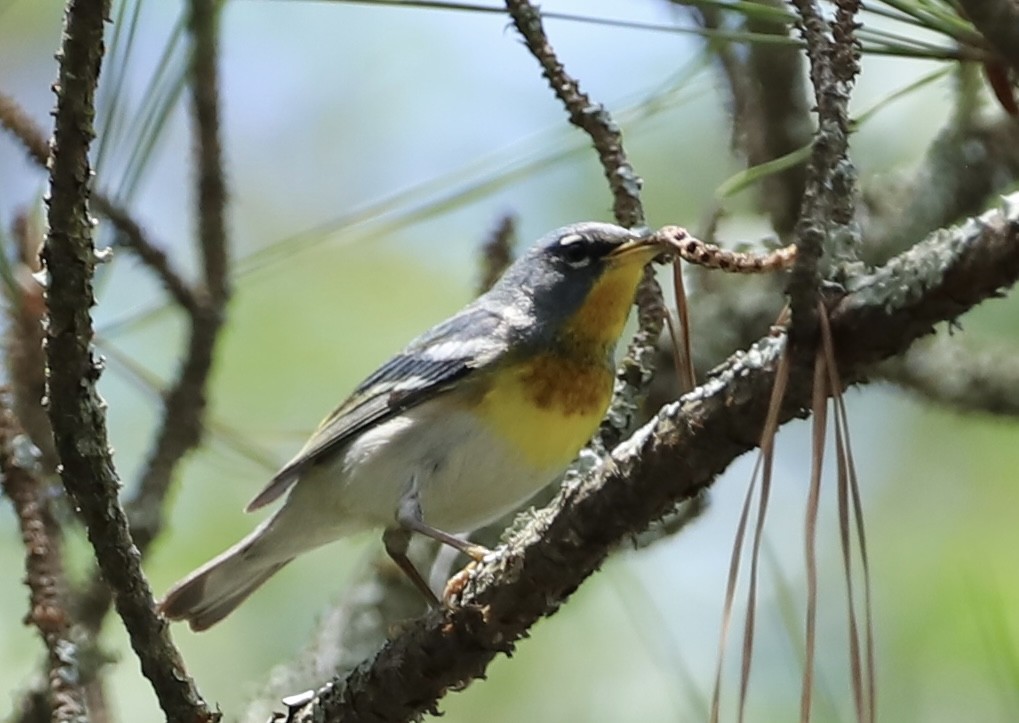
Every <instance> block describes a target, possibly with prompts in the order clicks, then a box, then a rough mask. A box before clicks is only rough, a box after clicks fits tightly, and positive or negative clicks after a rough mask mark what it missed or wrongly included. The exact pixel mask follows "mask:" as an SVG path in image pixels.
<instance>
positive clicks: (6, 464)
mask: <svg viewBox="0 0 1019 723" xmlns="http://www.w3.org/2000/svg"><path fill="white" fill-rule="evenodd" d="M39 473H40V470H39V460H38V451H37V450H36V449H35V448H34V446H33V445H32V443H31V442H30V441H29V440H28V438H27V437H26V436H25V435H24V432H23V431H22V430H21V428H20V425H19V424H18V422H17V419H16V418H15V416H14V414H13V413H12V412H11V410H10V408H9V407H8V405H7V400H6V399H2V400H0V474H2V480H3V489H4V492H6V493H7V496H8V497H9V498H10V500H11V502H12V503H13V505H14V511H15V514H16V516H17V518H18V524H19V526H20V527H21V539H22V541H23V542H24V545H25V572H26V578H25V581H26V583H27V584H28V588H29V591H30V604H29V613H28V616H27V618H26V619H25V622H26V623H31V624H32V625H34V626H35V627H36V628H38V630H39V634H40V635H41V636H42V639H43V643H44V644H45V646H46V657H47V661H46V662H47V676H46V677H47V682H48V690H47V696H46V698H47V700H46V701H45V708H46V709H48V711H49V715H50V719H51V720H53V721H73V722H79V721H85V720H87V716H86V713H85V696H84V693H83V691H82V689H81V688H80V686H79V684H78V682H79V681H80V679H81V675H80V672H79V669H78V660H77V646H76V645H75V643H74V642H73V641H72V639H71V616H70V614H69V613H68V610H67V605H66V600H65V594H66V592H67V589H66V581H65V576H64V566H63V559H62V556H61V550H60V538H59V535H57V534H53V533H54V532H55V531H56V529H57V528H56V524H55V522H54V521H53V519H52V516H51V514H50V511H49V507H48V505H47V502H46V500H47V491H46V485H45V484H44V483H43V481H42V480H41V479H40V476H39Z"/></svg>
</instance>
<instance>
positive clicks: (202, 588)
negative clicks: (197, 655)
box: [157, 519, 294, 631]
mask: <svg viewBox="0 0 1019 723" xmlns="http://www.w3.org/2000/svg"><path fill="white" fill-rule="evenodd" d="M274 521H275V520H274V519H269V520H266V522H265V523H264V524H262V525H260V526H259V528H258V529H256V530H255V531H254V532H252V533H251V534H250V535H248V536H247V537H246V538H244V539H243V540H241V541H240V542H239V543H237V544H236V545H234V546H233V547H231V548H230V549H229V550H227V551H226V552H224V553H223V554H222V555H220V556H219V557H216V558H214V559H212V560H210V561H209V562H207V563H205V564H204V565H202V566H201V567H200V568H198V569H197V570H195V571H194V572H192V573H191V574H190V575H188V576H187V577H185V578H184V579H183V580H181V581H180V582H178V583H177V584H176V585H174V586H173V587H172V588H171V589H170V591H169V592H168V593H167V594H166V597H165V598H163V600H162V602H160V603H159V605H158V606H157V607H158V610H159V611H160V612H161V613H162V614H163V615H165V616H166V617H167V618H169V619H171V620H187V621H188V624H189V625H190V626H191V629H192V630H196V631H198V630H205V629H207V628H209V627H212V626H213V625H215V624H216V623H218V622H219V621H220V620H222V619H223V618H225V617H226V616H227V615H229V614H230V613H231V612H233V611H234V609H235V608H236V607H237V606H238V605H240V604H241V603H242V602H244V601H245V600H246V599H247V598H248V596H249V595H251V593H253V592H254V591H255V590H256V589H257V588H258V587H259V586H260V585H261V584H262V583H264V582H265V581H266V580H268V579H269V578H270V577H272V575H273V574H274V573H275V572H276V571H277V570H279V569H280V568H281V567H283V566H284V565H286V564H287V563H288V562H290V561H291V560H292V559H293V558H294V554H293V552H292V551H288V552H290V554H289V555H285V556H281V555H280V552H281V550H280V549H279V548H280V546H279V545H274V544H271V542H270V540H269V539H268V538H270V537H272V532H273V522H274Z"/></svg>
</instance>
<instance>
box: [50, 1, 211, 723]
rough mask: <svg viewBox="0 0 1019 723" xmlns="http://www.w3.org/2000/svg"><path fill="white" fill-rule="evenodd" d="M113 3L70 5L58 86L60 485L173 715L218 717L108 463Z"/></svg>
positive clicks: (55, 388) (53, 399)
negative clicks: (108, 76)
mask: <svg viewBox="0 0 1019 723" xmlns="http://www.w3.org/2000/svg"><path fill="white" fill-rule="evenodd" d="M108 13H109V3H108V2H104V1H103V0H71V1H70V2H69V3H68V5H67V10H66V18H65V25H64V34H63V39H62V46H61V50H60V53H59V55H58V58H59V62H60V70H59V78H58V82H57V85H56V86H55V88H56V93H57V107H56V112H55V115H54V117H55V123H54V137H53V145H52V158H51V161H50V166H49V168H50V186H49V196H48V199H47V203H48V206H49V208H48V220H49V234H48V236H47V239H46V244H45V248H44V251H43V261H44V265H45V270H46V272H47V274H48V277H49V284H48V289H47V294H46V303H47V308H48V312H49V323H48V326H47V333H46V359H47V364H48V398H49V414H50V422H51V424H52V427H53V437H54V442H55V444H56V448H57V454H58V456H59V458H60V462H61V479H62V480H63V483H64V487H65V488H66V489H67V492H68V494H69V495H70V496H71V498H72V499H73V500H74V502H75V504H76V506H77V508H78V510H79V514H80V515H81V518H82V519H83V521H84V522H85V526H86V529H87V531H88V538H89V541H90V543H91V544H92V548H93V551H94V553H95V557H96V560H97V561H98V563H99V568H100V570H101V571H102V575H103V577H104V578H105V579H106V582H107V584H108V585H109V586H110V587H111V588H112V589H113V591H114V599H115V603H116V607H117V611H118V613H119V614H120V617H121V618H122V620H123V621H124V625H125V627H126V628H127V631H128V634H129V636H130V639H131V646H132V648H133V649H134V651H135V654H136V655H137V656H138V659H139V661H140V663H141V668H142V672H143V673H144V675H145V676H146V678H148V680H149V682H150V683H151V684H152V687H153V689H154V690H155V692H156V696H157V697H158V699H159V703H160V706H161V707H162V708H163V710H164V712H165V713H166V715H167V717H168V718H170V719H172V720H192V721H211V720H215V719H217V718H218V716H217V714H215V713H214V712H213V711H210V710H209V709H208V707H207V706H206V705H205V703H204V701H202V699H201V697H200V696H199V694H198V691H197V689H196V688H195V686H194V684H193V682H192V681H191V679H190V678H189V677H188V675H187V673H186V671H185V670H184V667H183V661H182V660H181V658H180V654H179V653H178V652H177V650H176V648H174V647H173V644H172V643H171V642H170V639H169V635H168V634H167V624H166V623H165V621H162V620H160V619H159V618H158V617H157V616H156V614H155V612H154V610H153V600H152V594H151V591H150V590H149V587H148V583H147V581H146V579H145V577H144V575H143V574H142V571H141V566H140V560H139V555H138V551H137V549H136V548H135V546H134V543H133V541H132V540H131V535H130V533H129V531H128V525H127V518H126V516H125V514H124V511H123V509H122V508H121V507H120V503H119V501H118V490H119V486H120V484H119V480H118V478H117V474H116V471H115V469H114V465H113V460H112V458H111V456H110V446H109V441H108V438H107V432H106V418H105V411H104V405H103V401H102V400H101V399H100V397H99V394H98V392H97V391H96V382H97V380H98V377H99V374H100V371H101V366H100V363H99V361H98V359H96V357H95V355H94V354H93V349H92V339H93V336H94V331H93V328H92V318H91V315H90V309H91V307H92V306H93V305H94V304H95V298H94V295H93V289H92V278H93V271H94V267H95V264H96V254H95V247H94V245H93V240H92V224H91V219H90V217H89V208H88V200H89V191H90V182H91V177H92V173H91V168H90V166H89V160H88V149H89V145H90V143H91V142H92V139H93V138H94V136H95V131H94V130H93V126H92V121H93V118H94V100H95V88H96V83H97V82H98V79H99V68H100V65H101V61H102V56H103V22H104V19H105V18H106V16H107V15H108Z"/></svg>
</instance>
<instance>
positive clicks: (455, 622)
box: [288, 194, 1019, 722]
mask: <svg viewBox="0 0 1019 723" xmlns="http://www.w3.org/2000/svg"><path fill="white" fill-rule="evenodd" d="M1017 278H1019V194H1014V195H1012V196H1010V197H1008V199H1006V204H1005V206H1004V207H1003V208H1002V209H1001V210H994V211H989V212H988V213H986V214H984V215H983V216H981V217H980V218H978V219H974V220H971V221H969V222H968V223H966V224H965V225H964V226H962V227H961V228H957V229H952V230H950V231H940V232H938V233H935V234H934V235H932V236H931V237H930V238H928V239H927V240H925V241H924V242H922V243H921V244H918V245H917V246H916V247H914V248H913V249H911V250H909V251H907V252H906V253H904V254H902V255H901V256H899V257H897V258H895V259H893V260H892V261H891V262H889V263H888V264H887V265H886V266H885V267H883V268H882V269H879V270H878V271H877V272H875V273H874V274H872V275H871V276H869V277H866V278H862V279H860V280H859V281H860V284H859V285H858V287H857V290H856V291H855V292H854V293H852V294H849V295H848V296H845V297H844V298H841V299H839V300H838V301H837V302H836V303H834V304H833V306H832V308H831V312H830V316H831V323H832V330H833V334H834V337H835V341H836V353H837V356H838V362H839V369H840V371H841V372H842V374H843V378H844V379H846V380H848V381H856V382H858V381H860V378H861V374H862V373H863V372H865V371H866V370H867V369H868V368H869V366H870V365H872V364H873V363H875V362H876V361H879V360H881V359H884V358H887V357H889V356H892V355H894V354H898V353H901V352H902V351H904V350H905V349H906V348H908V346H909V345H910V344H911V343H912V342H913V341H914V340H915V339H917V338H919V337H921V336H924V335H926V334H929V333H930V332H931V331H932V328H933V325H934V324H937V323H938V322H940V321H944V320H950V319H954V318H956V317H958V316H959V315H960V314H962V313H963V312H964V311H966V310H967V309H969V308H971V307H973V306H974V305H976V304H979V303H980V302H981V301H983V300H985V299H988V298H993V297H995V296H998V295H999V294H1000V292H1001V289H1003V288H1007V287H1009V286H1011V285H1012V284H1014V283H1015V281H1016V279H1017ZM782 347H783V340H782V339H780V338H776V337H766V338H764V339H763V340H761V341H760V342H758V343H757V344H756V345H755V346H754V348H753V349H752V350H751V352H749V353H742V354H737V355H735V356H734V357H733V358H732V359H731V360H730V361H729V362H728V363H727V364H726V365H724V366H723V367H721V368H719V370H717V372H716V374H715V376H713V377H712V378H711V379H709V380H708V382H707V383H705V384H704V385H703V386H701V387H699V388H698V389H696V390H694V391H693V392H691V393H690V394H688V395H686V396H685V397H683V398H682V399H681V400H679V401H678V402H675V403H673V404H669V405H667V406H665V407H664V408H663V409H662V410H661V411H660V412H659V413H658V415H657V416H656V417H655V418H654V419H653V420H652V421H651V422H650V423H648V424H647V425H645V426H644V427H643V428H641V429H640V430H639V431H638V432H637V433H636V434H634V435H633V437H631V438H630V439H628V440H627V441H625V442H623V443H622V444H620V445H619V446H618V447H616V448H615V450H614V451H613V455H612V463H611V464H603V465H600V466H599V467H598V468H597V469H595V471H594V472H593V473H591V474H589V475H587V476H586V477H585V478H584V479H583V480H581V481H580V482H579V483H577V484H572V485H569V486H565V487H564V488H563V490H562V491H561V492H560V495H559V496H558V497H557V499H556V500H555V501H554V502H553V504H552V505H551V506H550V507H549V508H547V509H545V510H542V511H540V512H538V513H537V514H536V515H535V517H534V519H533V521H532V522H531V523H530V524H529V525H528V526H527V527H525V528H524V529H523V530H521V531H520V532H519V533H518V534H517V535H516V536H514V538H513V539H512V540H511V542H510V543H509V544H508V545H507V546H505V547H503V548H500V549H499V550H498V554H497V555H496V557H495V559H493V560H492V561H490V562H486V564H484V565H483V566H481V567H478V568H476V569H475V570H474V572H473V574H472V575H471V578H470V580H469V582H468V584H467V586H466V588H465V591H464V593H463V598H462V600H461V604H460V605H459V606H458V607H457V608H456V609H454V610H452V611H446V612H438V611H436V612H433V613H431V614H430V615H428V616H427V617H425V618H423V619H421V620H418V621H415V622H414V623H413V624H411V625H410V626H409V627H407V628H406V629H405V630H404V631H403V633H402V634H401V635H399V636H398V637H396V638H395V639H393V640H391V641H390V642H389V643H388V644H387V645H386V647H385V648H383V650H382V651H381V652H380V653H379V654H378V655H377V656H376V657H375V659H374V660H372V661H370V662H367V663H365V664H364V665H362V666H361V667H360V668H358V670H356V671H355V672H354V673H353V674H352V675H351V676H350V677H348V678H347V680H346V681H342V680H338V679H334V680H333V681H332V682H331V683H330V684H328V685H327V686H325V687H323V688H321V689H320V690H319V691H317V693H316V695H315V696H314V697H313V698H312V699H311V700H310V701H309V702H307V703H305V704H304V705H301V706H295V707H294V708H292V709H291V711H290V715H289V717H288V720H291V721H325V720H337V719H342V720H344V721H346V722H351V721H373V722H377V721H398V720H399V721H402V720H408V719H410V718H413V717H414V716H416V715H420V714H422V713H424V712H426V711H430V710H434V708H435V705H436V703H437V701H438V700H439V699H440V698H441V697H442V696H443V695H445V693H446V692H447V691H449V690H450V689H457V688H459V687H462V686H463V685H464V684H465V683H466V682H468V681H470V680H473V679H474V678H477V677H480V676H482V675H483V673H484V671H485V668H486V666H487V665H488V663H489V661H491V659H492V658H493V657H494V656H495V655H496V654H498V653H499V652H509V651H511V650H512V649H513V646H514V644H515V643H516V641H517V640H519V639H520V638H521V637H523V636H524V635H525V634H526V632H527V630H528V629H529V628H530V626H531V625H533V624H534V623H535V622H536V621H537V620H538V619H539V618H541V617H543V616H546V615H550V614H552V613H553V612H555V611H556V610H557V609H558V607H559V606H560V605H561V604H562V603H563V601H565V600H566V598H567V597H568V596H569V595H570V594H571V593H572V592H573V590H575V589H576V587H577V586H578V585H579V584H580V583H581V582H583V580H584V579H585V578H587V577H588V576H589V575H590V574H591V573H592V572H594V570H596V569H597V568H598V566H599V565H600V564H601V562H602V561H603V560H604V558H605V557H606V555H607V554H608V553H609V552H610V551H611V550H612V549H614V548H615V547H616V546H617V545H618V544H619V543H620V542H621V541H622V540H624V539H626V538H627V537H628V536H630V535H632V534H633V533H635V532H639V531H640V530H643V529H645V528H646V527H647V526H648V525H649V524H650V523H651V522H652V521H654V520H656V519H659V518H660V517H662V516H663V515H664V514H666V513H667V512H668V511H669V510H671V509H673V508H674V507H675V505H676V503H677V502H679V501H681V500H684V499H689V498H690V497H692V496H693V495H695V494H697V493H698V492H699V491H700V490H702V489H704V488H706V487H707V486H709V485H710V484H711V483H712V481H713V480H714V479H715V477H716V476H717V475H718V474H719V473H720V472H722V471H723V470H724V469H725V468H726V466H727V465H728V464H729V463H730V462H732V460H734V459H735V458H736V457H737V456H739V455H740V454H743V453H744V452H746V451H748V450H750V449H752V448H754V447H755V446H756V444H757V440H758V438H759V435H760V431H761V425H762V423H763V420H764V417H765V414H766V410H767V406H768V400H769V397H770V394H771V387H772V382H773V378H774V369H775V366H776V363H777V360H778V357H779V354H780V353H781V350H782ZM810 394H811V373H810V370H809V368H806V367H800V368H798V369H795V370H794V373H793V377H792V379H791V381H790V385H789V390H788V393H787V395H786V401H785V403H784V405H783V408H782V413H781V419H782V421H783V422H785V421H788V420H789V419H792V418H793V417H796V416H803V415H804V414H805V410H806V409H807V408H809V404H810Z"/></svg>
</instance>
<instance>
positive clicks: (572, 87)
mask: <svg viewBox="0 0 1019 723" xmlns="http://www.w3.org/2000/svg"><path fill="white" fill-rule="evenodd" d="M506 9H507V10H508V11H509V14H510V17H512V18H513V24H514V25H515V26H516V28H517V30H518V31H520V34H521V35H522V36H523V38H524V42H525V43H526V44H527V48H528V49H529V50H530V51H531V54H532V55H534V57H535V58H536V59H537V60H538V62H539V63H540V64H541V69H542V74H543V75H544V76H545V78H546V79H547V80H548V83H549V85H550V86H551V88H552V91H553V92H554V93H555V94H556V97H557V98H559V100H560V101H562V103H563V105H564V106H566V111H567V113H569V116H570V123H572V124H573V125H575V126H577V127H578V128H580V129H581V130H583V131H584V132H585V133H587V134H588V135H589V136H590V137H591V140H592V141H593V142H594V148H595V150H596V151H597V152H598V159H599V160H600V161H601V164H602V169H603V170H604V171H605V178H606V180H608V182H609V189H611V191H612V199H613V205H612V212H613V215H614V216H615V218H616V221H618V222H619V224H620V225H622V226H626V227H627V228H634V227H636V226H643V225H644V223H645V221H644V207H643V206H642V205H641V202H640V189H641V186H642V185H643V181H642V180H641V178H640V176H638V175H637V173H636V171H634V170H633V166H631V165H630V160H629V159H628V158H627V157H626V153H625V151H624V150H623V134H622V133H621V132H620V130H619V126H617V125H616V123H615V121H614V120H612V116H611V115H609V112H608V111H607V110H605V107H604V106H602V105H601V104H599V103H595V102H593V101H592V100H591V98H590V97H588V95H587V94H586V93H584V92H583V91H581V90H580V84H579V83H578V82H577V81H576V80H574V79H573V78H572V77H571V76H570V75H569V74H568V73H567V72H566V69H565V68H564V67H563V65H562V63H560V62H559V59H558V58H556V55H555V51H554V50H553V49H552V45H551V44H550V43H549V41H548V38H547V37H546V35H545V30H544V28H543V27H542V24H541V13H540V12H539V11H538V9H537V8H536V7H534V6H533V5H531V4H530V3H529V2H527V0H506Z"/></svg>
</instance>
